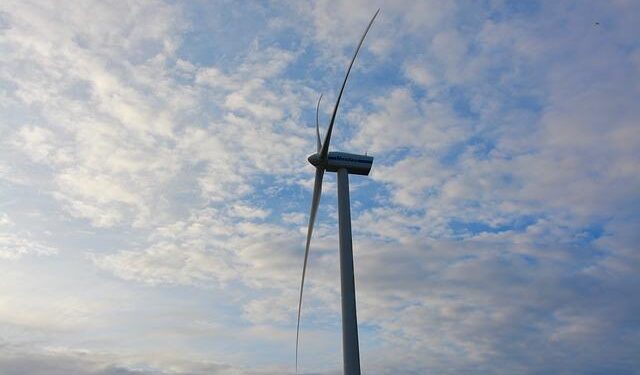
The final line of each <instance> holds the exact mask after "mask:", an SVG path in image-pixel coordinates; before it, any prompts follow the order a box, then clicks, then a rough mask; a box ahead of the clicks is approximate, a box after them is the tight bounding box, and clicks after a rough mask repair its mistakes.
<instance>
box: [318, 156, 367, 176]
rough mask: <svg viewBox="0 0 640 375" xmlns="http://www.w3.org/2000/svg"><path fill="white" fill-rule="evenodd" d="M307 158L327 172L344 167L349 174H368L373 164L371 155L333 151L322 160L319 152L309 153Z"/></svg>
mask: <svg viewBox="0 0 640 375" xmlns="http://www.w3.org/2000/svg"><path fill="white" fill-rule="evenodd" d="M307 160H308V161H309V163H311V164H312V165H313V166H315V167H316V168H322V169H324V170H326V171H328V172H337V171H338V169H340V168H344V169H346V170H347V172H349V174H358V175H362V176H367V175H369V171H371V165H372V164H373V157H372V156H367V155H358V154H350V153H347V152H335V151H333V152H329V153H328V155H327V158H326V160H323V159H322V158H321V157H320V154H319V153H315V154H313V155H310V156H309V157H308V158H307Z"/></svg>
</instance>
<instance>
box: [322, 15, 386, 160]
mask: <svg viewBox="0 0 640 375" xmlns="http://www.w3.org/2000/svg"><path fill="white" fill-rule="evenodd" d="M378 13H380V9H378V10H377V11H376V14H374V15H373V18H371V21H369V25H368V26H367V28H366V30H365V31H364V34H362V38H360V43H358V48H356V52H355V53H354V54H353V58H352V59H351V63H350V64H349V68H348V69H347V74H346V75H345V76H344V81H343V82H342V87H341V88H340V93H339V94H338V100H336V105H335V107H334V108H333V114H332V115H331V122H330V123H329V130H327V135H325V137H324V143H323V144H322V151H321V152H320V158H321V159H322V158H326V157H327V155H328V154H329V142H330V141H331V131H332V130H333V123H334V121H335V120H336V113H338V106H339V105H340V99H341V98H342V93H343V92H344V87H345V86H346V85H347V79H348V78H349V73H350V72H351V67H352V66H353V62H354V61H356V56H358V52H359V51H360V47H362V42H364V37H365V36H367V33H368V32H369V29H370V28H371V25H373V21H374V20H375V19H376V16H377V15H378Z"/></svg>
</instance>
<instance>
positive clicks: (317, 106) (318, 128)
mask: <svg viewBox="0 0 640 375" xmlns="http://www.w3.org/2000/svg"><path fill="white" fill-rule="evenodd" d="M321 100H322V94H320V97H319V98H318V104H317V105H316V135H317V136H318V150H317V152H320V149H321V148H322V143H320V125H318V122H319V121H318V112H319V111H320V101H321Z"/></svg>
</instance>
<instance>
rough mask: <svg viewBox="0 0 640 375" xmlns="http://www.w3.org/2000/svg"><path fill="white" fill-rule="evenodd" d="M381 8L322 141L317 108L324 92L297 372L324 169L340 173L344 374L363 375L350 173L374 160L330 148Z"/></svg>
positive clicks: (366, 167)
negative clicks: (347, 91)
mask: <svg viewBox="0 0 640 375" xmlns="http://www.w3.org/2000/svg"><path fill="white" fill-rule="evenodd" d="M379 12H380V9H378V10H377V11H376V13H375V14H374V15H373V18H371V21H369V25H368V26H367V28H366V30H365V31H364V34H362V38H360V43H359V44H358V47H357V48H356V52H355V53H354V54H353V58H352V59H351V63H350V64H349V68H347V74H346V75H345V77H344V81H343V82H342V87H341V88H340V93H339V94H338V99H337V100H336V105H335V107H334V108H333V114H332V115H331V122H330V123H329V129H328V130H327V134H326V135H325V137H324V142H320V127H319V125H318V112H319V109H320V101H321V100H322V95H320V98H319V99H318V104H317V105H316V136H317V151H316V153H315V154H313V155H311V156H309V158H308V160H309V163H311V164H312V165H313V166H315V167H316V178H315V183H314V186H313V198H311V213H310V215H309V227H308V229H307V244H306V246H305V249H304V263H303V266H302V281H301V283H300V299H299V300H298V324H297V328H296V373H297V372H298V342H299V338H300V312H301V309H302V291H303V289H304V277H305V274H306V273H307V260H308V259H309V244H310V243H311V234H312V233H313V224H314V222H315V220H316V213H317V212H318V204H319V203H320V195H321V193H322V177H323V176H324V172H325V171H329V172H337V173H338V226H339V231H340V290H341V296H342V297H341V302H342V358H343V366H344V374H345V375H360V349H359V347H358V320H357V317H356V290H355V284H354V277H353V249H352V244H351V207H350V203H349V174H350V173H351V174H358V175H363V176H367V175H368V174H369V171H370V170H371V165H372V164H373V157H371V156H367V155H357V154H349V153H346V152H335V151H334V152H329V142H330V141H331V132H332V130H333V124H334V122H335V120H336V113H338V106H339V105H340V99H341V98H342V93H343V92H344V88H345V86H346V85H347V79H348V78H349V73H350V72H351V67H352V66H353V62H354V61H355V60H356V56H358V52H359V51H360V47H361V46H362V42H363V41H364V38H365V36H366V35H367V32H369V29H370V28H371V25H372V24H373V21H374V20H375V19H376V16H377V15H378V13H379Z"/></svg>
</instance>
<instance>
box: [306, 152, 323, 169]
mask: <svg viewBox="0 0 640 375" xmlns="http://www.w3.org/2000/svg"><path fill="white" fill-rule="evenodd" d="M307 160H309V163H311V164H312V165H314V166H316V167H317V166H318V165H319V164H320V155H318V154H317V153H316V154H313V155H310V156H309V157H308V158H307Z"/></svg>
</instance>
